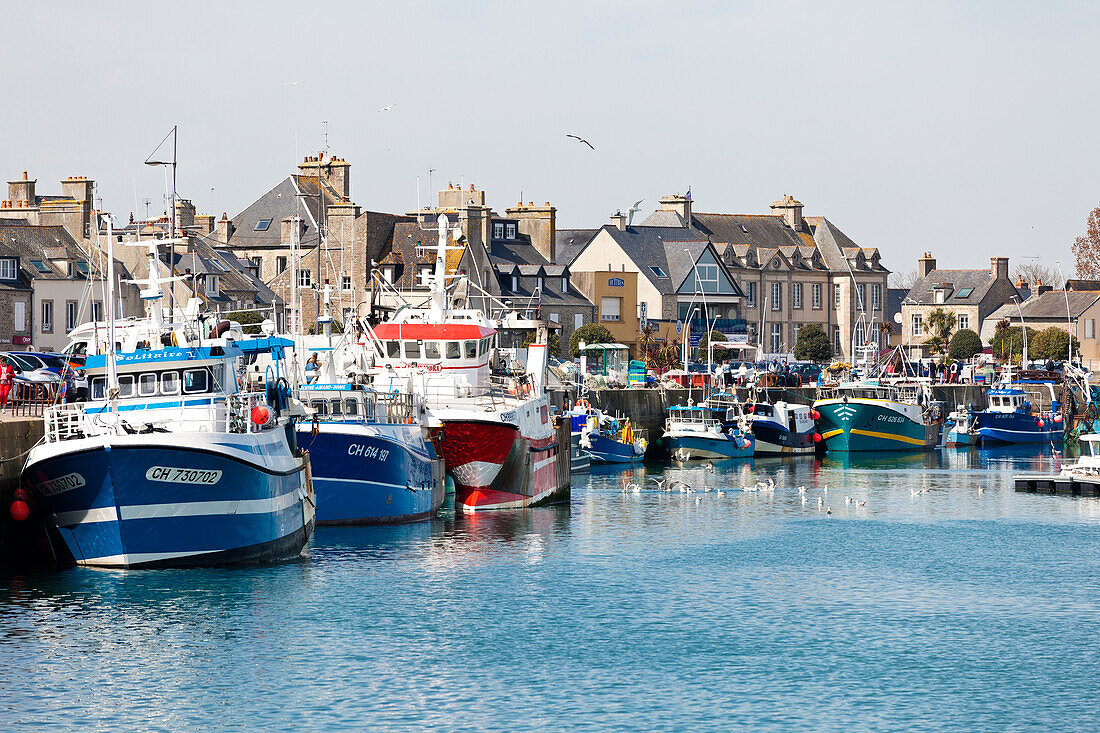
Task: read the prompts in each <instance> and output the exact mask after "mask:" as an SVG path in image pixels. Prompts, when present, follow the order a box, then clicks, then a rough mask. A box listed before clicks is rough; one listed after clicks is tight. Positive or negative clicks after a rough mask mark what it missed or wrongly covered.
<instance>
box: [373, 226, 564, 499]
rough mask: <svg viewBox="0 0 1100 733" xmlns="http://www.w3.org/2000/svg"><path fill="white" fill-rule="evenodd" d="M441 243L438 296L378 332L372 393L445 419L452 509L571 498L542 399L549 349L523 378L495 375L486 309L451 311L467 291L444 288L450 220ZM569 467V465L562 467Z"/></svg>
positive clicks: (443, 441) (536, 352)
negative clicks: (397, 395)
mask: <svg viewBox="0 0 1100 733" xmlns="http://www.w3.org/2000/svg"><path fill="white" fill-rule="evenodd" d="M439 229H440V244H439V249H438V252H437V256H436V264H435V271H434V273H433V276H432V285H431V290H432V297H431V300H430V301H429V303H428V304H427V305H425V306H423V307H411V306H407V307H402V308H400V309H398V311H397V313H396V314H395V315H394V317H393V318H392V319H391V320H389V321H387V322H385V323H382V324H380V325H378V326H377V327H375V328H374V330H373V333H374V336H375V338H376V339H377V343H376V348H377V350H378V351H379V352H380V353H381V354H382V358H381V359H380V360H378V362H376V365H377V367H378V368H377V369H376V370H375V372H374V373H375V384H374V386H375V389H378V390H380V391H393V390H400V391H406V390H411V391H416V392H419V393H421V394H423V396H424V398H425V403H426V405H427V407H428V409H429V411H430V412H431V413H432V415H433V416H434V417H435V418H437V419H438V420H439V423H440V428H439V435H438V436H437V437H438V438H440V440H436V441H435V444H436V446H437V448H438V449H439V450H440V452H441V453H442V455H443V459H444V462H445V464H446V467H447V472H448V473H449V475H450V476H451V477H452V479H453V480H454V484H455V506H456V507H461V508H462V509H464V510H467V511H473V510H483V509H503V508H511V507H524V506H532V505H535V504H541V503H548V502H551V501H556V500H559V499H561V498H564V497H566V496H568V492H569V482H568V478H566V479H565V480H564V481H563V480H559V475H562V476H566V477H567V476H568V473H567V472H561V473H559V470H558V444H557V439H556V434H555V432H554V428H553V425H552V423H551V420H550V407H549V401H548V399H547V397H546V395H545V394H544V393H543V389H542V387H543V384H544V381H543V380H544V375H545V369H546V356H547V355H546V345H545V344H533V345H532V346H531V347H529V349H528V366H527V370H526V371H525V372H524V373H523V374H508V375H496V376H494V375H493V374H492V373H491V368H490V365H491V361H492V355H493V351H494V348H495V346H494V340H495V339H494V337H495V335H496V331H495V329H494V328H493V327H492V322H491V321H490V320H489V318H488V317H487V316H486V314H485V313H483V312H482V311H480V310H473V309H467V308H454V307H451V306H452V304H451V298H450V296H449V294H448V290H451V291H452V292H453V291H454V290H455V289H458V290H459V291H460V292H461V291H464V290H465V287H466V286H467V284H465V283H458V282H456V280H458V279H460V278H464V277H465V276H464V275H453V276H452V277H451V278H450V280H451V283H450V288H448V286H447V283H446V281H447V279H448V277H447V273H446V271H445V268H446V249H447V247H446V238H447V220H446V218H445V217H442V216H441V217H440V220H439ZM564 460H565V461H566V462H567V463H568V457H566V458H565V459H564Z"/></svg>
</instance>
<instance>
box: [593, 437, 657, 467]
mask: <svg viewBox="0 0 1100 733" xmlns="http://www.w3.org/2000/svg"><path fill="white" fill-rule="evenodd" d="M588 441H589V442H590V443H591V444H592V447H591V448H589V449H588V454H589V455H590V456H592V460H593V462H595V463H637V462H638V461H641V460H642V459H643V458H644V457H645V456H644V455H638V454H637V453H635V452H634V446H633V445H627V444H626V443H620V442H619V441H617V440H614V439H612V438H609V437H607V436H606V435H601V434H600V433H589V435H588Z"/></svg>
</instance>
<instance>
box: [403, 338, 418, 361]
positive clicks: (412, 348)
mask: <svg viewBox="0 0 1100 733" xmlns="http://www.w3.org/2000/svg"><path fill="white" fill-rule="evenodd" d="M405 358H406V359H419V358H420V344H419V343H417V342H416V341H406V342H405Z"/></svg>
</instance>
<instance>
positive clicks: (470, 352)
mask: <svg viewBox="0 0 1100 733" xmlns="http://www.w3.org/2000/svg"><path fill="white" fill-rule="evenodd" d="M466 358H467V359H476V358H477V341H467V342H466Z"/></svg>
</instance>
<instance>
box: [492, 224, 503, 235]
mask: <svg viewBox="0 0 1100 733" xmlns="http://www.w3.org/2000/svg"><path fill="white" fill-rule="evenodd" d="M493 239H504V225H503V224H501V223H499V222H498V223H496V224H493Z"/></svg>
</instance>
